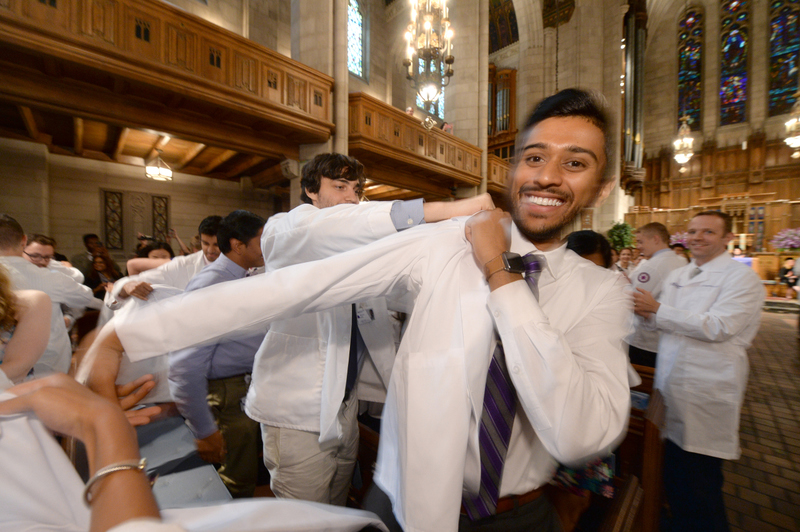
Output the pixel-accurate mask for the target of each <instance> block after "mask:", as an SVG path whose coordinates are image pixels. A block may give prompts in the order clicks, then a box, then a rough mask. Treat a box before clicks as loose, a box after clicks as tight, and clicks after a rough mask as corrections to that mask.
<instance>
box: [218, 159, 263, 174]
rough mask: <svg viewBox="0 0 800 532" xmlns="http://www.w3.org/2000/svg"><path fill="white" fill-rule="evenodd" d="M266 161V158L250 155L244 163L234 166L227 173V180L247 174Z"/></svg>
mask: <svg viewBox="0 0 800 532" xmlns="http://www.w3.org/2000/svg"><path fill="white" fill-rule="evenodd" d="M265 159H266V157H261V156H259V155H248V156H247V157H245V158H244V159H243V160H242V161H240V162H239V163H237V164H235V165H233V167H232V168H231V169H230V170H228V171H227V172H226V173H225V179H233V178H234V177H236V176H238V175H239V174H241V173H242V172H246V171H247V170H248V169H250V168H252V167H254V166H255V165H257V164H259V163H261V162H263V161H264V160H265Z"/></svg>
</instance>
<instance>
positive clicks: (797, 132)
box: [784, 90, 800, 159]
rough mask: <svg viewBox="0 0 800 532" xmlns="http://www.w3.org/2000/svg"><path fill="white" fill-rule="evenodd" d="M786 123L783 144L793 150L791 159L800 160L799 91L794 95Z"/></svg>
mask: <svg viewBox="0 0 800 532" xmlns="http://www.w3.org/2000/svg"><path fill="white" fill-rule="evenodd" d="M789 117H790V118H789V120H788V121H787V122H786V138H785V139H784V142H785V143H786V144H788V145H789V147H790V148H793V149H794V153H792V159H798V158H800V90H798V91H797V92H796V93H795V94H794V105H792V112H791V114H790V115H789Z"/></svg>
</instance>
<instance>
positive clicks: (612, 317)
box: [117, 219, 632, 532]
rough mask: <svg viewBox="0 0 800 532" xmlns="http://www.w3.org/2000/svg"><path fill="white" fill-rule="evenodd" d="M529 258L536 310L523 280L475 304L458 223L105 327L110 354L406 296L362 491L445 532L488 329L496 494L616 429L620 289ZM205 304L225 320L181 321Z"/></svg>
mask: <svg viewBox="0 0 800 532" xmlns="http://www.w3.org/2000/svg"><path fill="white" fill-rule="evenodd" d="M512 235H513V236H512V245H511V248H512V251H516V252H518V253H526V252H527V251H530V250H532V249H533V246H532V245H531V244H530V242H528V241H527V240H525V239H524V238H523V237H522V236H521V235H520V234H519V232H518V231H516V230H514V231H513V233H512ZM544 255H545V256H546V259H547V268H546V269H545V271H544V272H543V273H542V276H541V279H540V290H539V292H540V301H539V302H537V301H536V299H535V298H534V297H533V295H532V294H531V292H530V290H529V289H528V287H527V284H526V283H525V282H523V281H520V282H516V283H512V284H509V285H507V286H504V287H502V288H501V289H498V290H496V291H495V292H492V293H491V295H490V291H489V287H488V285H487V284H486V281H485V279H484V277H483V273H482V272H481V271H480V269H479V268H478V267H477V266H476V264H475V260H474V258H473V255H472V250H471V246H470V245H469V243H468V242H467V240H466V238H465V236H464V219H460V220H459V219H457V220H452V221H448V222H441V223H438V224H432V225H428V226H423V227H417V228H413V229H410V230H408V231H405V232H403V233H399V234H397V235H392V236H389V237H386V238H383V239H381V240H379V241H377V242H375V243H373V244H370V245H368V246H364V247H362V248H359V249H356V250H353V251H351V252H348V253H344V254H341V255H337V256H334V257H331V258H329V259H326V260H324V261H317V262H313V263H306V264H301V265H297V266H293V267H290V268H283V269H280V270H277V271H274V272H268V273H267V274H265V275H264V276H261V277H260V278H250V279H243V280H241V281H232V282H229V283H226V284H224V285H218V286H214V287H209V288H207V289H204V290H200V291H197V292H193V293H189V294H183V295H180V296H177V297H175V298H172V299H170V300H167V301H164V302H163V303H161V304H158V305H153V306H150V307H148V308H143V309H136V310H135V311H133V312H131V313H129V314H128V315H127V316H125V317H124V320H123V321H122V322H121V323H120V324H119V325H118V326H117V332H118V334H119V337H120V339H121V341H122V343H123V345H124V346H125V348H126V350H127V349H128V345H129V343H130V344H131V345H132V348H133V349H135V350H136V352H137V355H136V356H144V355H147V354H149V353H152V352H157V351H158V350H160V349H163V348H164V347H166V348H167V349H175V348H178V347H183V346H185V345H188V344H191V343H194V342H197V341H205V340H210V339H213V338H218V337H220V336H222V335H224V334H226V333H227V332H228V331H229V330H230V328H231V327H251V326H263V324H264V323H268V322H270V321H272V320H274V319H278V318H285V317H288V316H293V315H297V314H299V313H303V312H316V311H319V310H322V309H325V308H331V307H335V306H338V305H341V304H343V303H348V302H352V301H357V300H359V299H366V298H371V297H376V296H387V295H388V296H400V295H405V294H408V293H410V294H412V295H413V296H414V297H415V302H414V309H413V312H412V314H411V316H410V317H409V320H408V325H407V328H406V332H405V334H404V336H403V340H402V342H401V344H400V349H399V351H398V353H397V357H396V360H395V363H394V366H393V368H392V377H391V382H390V387H389V390H388V394H387V400H386V405H385V407H384V411H383V421H382V426H381V442H380V449H379V453H378V464H377V470H376V472H375V482H376V483H377V484H378V485H379V486H380V487H381V488H382V489H383V490H384V491H385V492H386V493H387V495H388V496H389V498H390V499H391V500H392V502H393V506H394V512H395V515H396V516H397V518H398V521H399V522H400V524H401V525H402V526H403V527H404V528H405V529H406V530H407V531H414V530H426V531H436V532H440V531H447V530H455V529H456V528H457V525H458V517H459V510H460V506H461V496H462V489H463V488H466V489H468V490H469V491H470V492H477V489H478V483H479V476H480V458H479V448H478V425H479V420H480V415H481V412H482V409H483V404H482V402H483V393H484V390H485V386H486V375H487V371H488V366H489V361H490V359H491V353H492V350H493V345H494V342H495V338H496V335H497V333H496V332H495V330H496V331H497V332H498V333H499V336H500V337H501V338H502V340H503V344H504V347H505V352H506V359H507V364H508V367H509V370H510V375H511V378H512V380H513V382H514V385H515V387H516V389H517V394H518V397H519V404H520V406H521V408H518V409H517V414H518V415H517V417H516V419H515V422H514V428H513V433H512V438H511V443H510V447H509V454H508V458H507V466H506V468H505V473H504V476H503V480H502V484H501V489H500V495H501V496H504V495H508V494H522V493H526V492H528V491H530V490H532V489H534V488H536V487H539V486H541V485H542V484H544V483H545V482H547V481H548V480H549V479H550V478H551V477H552V475H553V472H554V470H555V466H556V461H559V462H562V463H567V464H578V463H582V462H583V461H585V460H587V459H589V458H592V457H594V456H599V455H604V454H606V453H607V452H608V451H609V450H611V449H613V448H614V446H615V445H616V444H617V443H619V442H620V441H621V439H622V438H623V437H624V434H625V429H626V426H627V421H628V414H629V409H630V393H629V389H628V377H627V371H626V370H627V356H626V352H625V349H626V345H625V343H624V338H625V336H626V335H627V334H628V333H629V332H630V328H631V322H632V319H631V312H630V298H629V296H628V295H626V294H625V292H624V288H625V286H626V285H627V282H626V281H625V280H624V279H622V278H621V277H620V276H619V275H616V274H615V273H613V272H611V271H609V270H605V269H603V268H599V267H597V266H595V265H594V264H592V263H591V262H589V261H585V260H583V259H581V258H580V257H578V255H576V254H575V253H573V252H571V251H568V250H566V249H565V247H564V246H562V247H560V248H558V249H556V250H554V251H550V252H547V253H545V254H544ZM300 287H302V289H301V288H300ZM211 300H213V301H223V300H225V301H229V302H230V303H228V304H226V305H225V307H222V308H220V309H219V315H222V316H227V315H230V316H231V317H230V320H216V321H217V323H211V322H212V321H214V320H204V319H202V318H201V313H199V312H193V313H192V314H191V318H190V319H187V318H186V316H187V313H188V312H192V310H191V309H198V308H202V307H204V306H205V305H206V304H207V302H208V301H211ZM234 302H235V303H234ZM487 303H488V306H487ZM178 316H180V317H181V318H180V319H178V318H177V317H178ZM176 321H181V323H183V324H185V327H184V328H183V329H182V330H181V332H180V334H179V335H177V336H176V335H174V334H171V329H172V327H173V326H174V325H175V323H176ZM144 331H147V332H146V333H144Z"/></svg>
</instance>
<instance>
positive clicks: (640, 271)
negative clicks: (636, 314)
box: [628, 248, 686, 353]
mask: <svg viewBox="0 0 800 532" xmlns="http://www.w3.org/2000/svg"><path fill="white" fill-rule="evenodd" d="M683 266H686V258H685V257H679V256H678V255H676V254H675V252H673V251H672V250H671V249H669V248H664V249H662V250H661V251H658V252H656V253H655V254H654V255H653V256H652V257H650V259H648V260H647V261H645V262H641V263H639V266H637V267H636V269H634V270H633V271H632V272H631V273H630V274H629V275H628V278H629V279H630V281H631V286H632V287H633V288H634V289H636V288H641V289H643V290H647V291H648V292H650V293H651V294H652V295H653V297H654V298H655V299H658V296H659V295H661V288H662V287H663V286H664V279H666V278H667V275H669V273H670V272H671V271H672V270H677V269H678V268H681V267H683ZM628 343H629V344H630V345H632V346H634V347H638V348H639V349H644V350H645V351H650V352H653V353H655V352H656V351H657V350H658V331H654V330H653V329H652V328H648V327H644V326H640V327H636V331H634V333H633V334H632V335H631V336H630V337H629V338H628Z"/></svg>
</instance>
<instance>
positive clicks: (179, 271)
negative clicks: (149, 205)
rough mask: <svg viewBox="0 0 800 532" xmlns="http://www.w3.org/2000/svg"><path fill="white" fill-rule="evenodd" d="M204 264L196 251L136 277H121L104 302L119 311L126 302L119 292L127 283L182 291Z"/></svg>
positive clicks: (201, 253) (202, 257) (203, 258)
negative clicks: (120, 297) (144, 283)
mask: <svg viewBox="0 0 800 532" xmlns="http://www.w3.org/2000/svg"><path fill="white" fill-rule="evenodd" d="M206 264H209V262H208V261H206V258H205V255H203V252H202V251H196V252H194V253H192V254H191V255H181V256H179V257H175V258H174V259H172V260H171V261H169V262H167V263H165V264H162V265H161V266H159V267H158V268H153V269H152V270H146V271H143V272H142V273H140V274H138V275H131V276H130V277H123V278H122V279H120V280H119V281H117V282H116V283H114V288H113V289H112V290H111V297H110V298H106V301H108V303H106V304H107V305H108V307H109V308H110V309H112V310H119V309H120V308H121V307H122V305H123V304H124V303H125V301H126V300H124V299H123V300H120V299H119V292H120V290H122V287H123V286H125V285H126V284H127V283H132V282H135V281H140V282H141V281H143V282H146V283H150V284H151V285H152V284H160V285H166V286H171V287H173V288H179V289H181V290H184V289H185V288H186V285H187V284H189V281H190V280H191V279H192V277H194V276H195V275H197V274H198V273H199V272H200V270H202V269H203V268H204V267H205V266H206ZM128 299H130V298H128Z"/></svg>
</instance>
